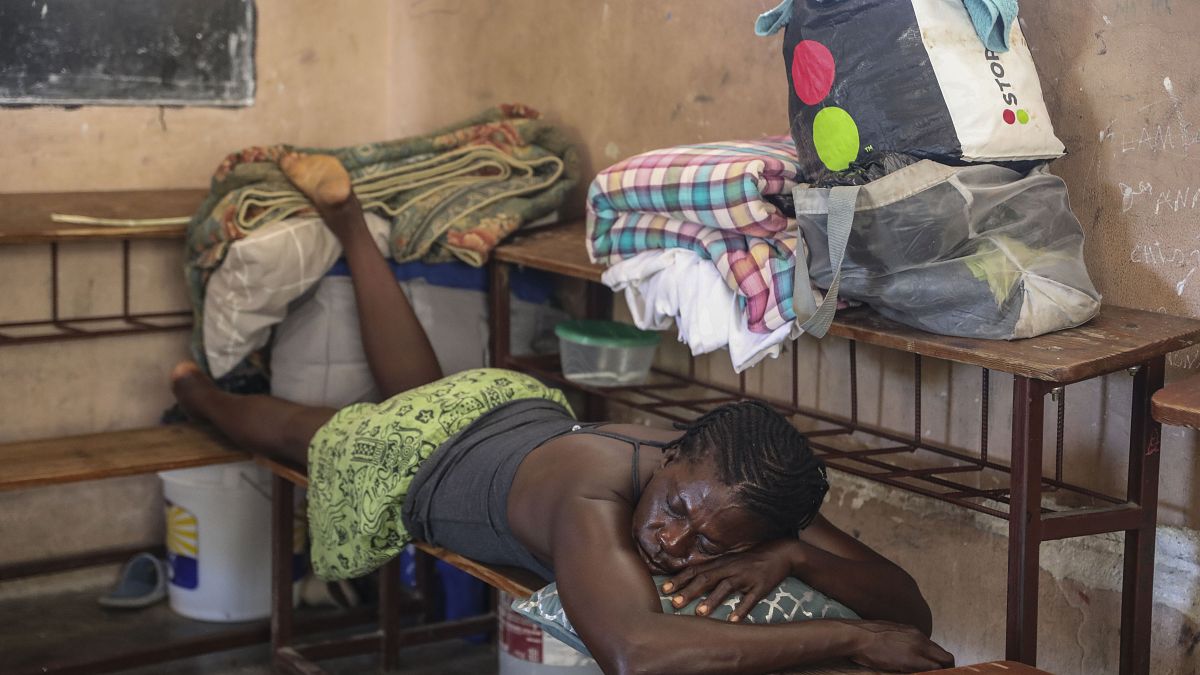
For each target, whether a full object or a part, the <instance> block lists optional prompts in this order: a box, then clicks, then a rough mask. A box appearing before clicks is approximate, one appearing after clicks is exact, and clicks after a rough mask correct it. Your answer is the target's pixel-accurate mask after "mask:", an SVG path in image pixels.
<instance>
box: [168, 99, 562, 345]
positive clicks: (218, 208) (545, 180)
mask: <svg viewBox="0 0 1200 675" xmlns="http://www.w3.org/2000/svg"><path fill="white" fill-rule="evenodd" d="M539 117H540V116H539V114H538V113H537V111H535V110H533V109H531V108H528V107H525V106H522V105H503V106H499V107H496V108H492V109H489V110H486V111H484V112H483V113H481V114H479V115H477V116H475V117H474V118H472V119H469V120H466V121H465V122H462V123H460V124H457V125H454V126H452V127H448V128H445V129H441V130H438V131H435V132H433V133H431V134H428V135H425V136H417V137H413V138H406V139H401V140H394V141H387V142H383V143H369V144H365V145H358V146H354V147H347V148H337V149H325V148H297V147H293V146H288V145H275V146H269V147H253V148H247V149H245V150H242V151H241V152H237V153H234V154H232V155H229V156H228V157H227V158H226V159H225V161H224V162H222V163H221V166H220V167H218V169H217V171H216V174H215V175H214V176H213V179H212V189H211V193H210V194H209V196H208V198H207V199H206V200H205V201H204V203H203V204H202V205H201V207H200V209H199V211H198V212H197V213H196V215H195V216H193V218H192V221H191V223H190V224H189V226H188V232H187V243H186V246H187V248H186V256H187V262H186V274H187V282H188V289H189V292H190V295H191V301H192V308H193V314H194V319H195V323H194V328H193V332H192V353H193V356H194V358H195V359H196V360H197V361H198V362H199V363H201V364H202V365H205V367H207V365H206V363H207V360H206V359H205V354H204V345H203V326H204V323H203V322H204V297H205V288H206V285H207V282H208V279H209V277H210V276H211V275H212V273H213V271H214V270H216V269H217V267H219V266H220V265H221V263H222V262H223V261H224V260H225V256H226V254H227V253H228V252H229V247H230V245H231V244H233V243H234V242H235V241H237V240H239V239H243V238H245V237H247V236H250V235H251V234H252V233H254V232H255V231H257V230H259V229H261V228H263V227H265V226H267V225H270V224H271V223H277V222H279V221H281V220H284V219H285V218H288V217H291V216H311V215H314V213H315V211H314V209H313V208H312V206H311V205H310V204H309V202H308V200H307V199H305V197H304V196H303V195H302V194H300V192H298V191H297V190H296V189H295V188H293V187H292V185H291V183H290V182H288V180H287V178H286V177H285V176H284V175H283V172H282V171H280V169H279V167H278V166H277V165H276V161H277V160H278V159H279V157H281V156H282V155H283V154H285V153H287V152H289V151H300V152H307V153H324V154H330V155H333V156H335V157H337V158H338V159H339V160H341V162H342V164H343V165H345V167H346V170H347V171H349V173H350V178H351V181H352V182H353V184H354V190H355V192H356V194H357V195H358V197H359V201H360V202H361V203H362V205H363V209H364V210H365V211H367V212H373V213H375V214H377V215H379V216H382V217H383V218H385V219H387V220H388V221H389V222H390V223H391V232H390V237H389V246H390V249H391V256H392V258H393V259H394V260H395V261H396V262H408V261H412V260H424V261H426V262H445V261H449V260H454V259H458V260H462V261H464V262H466V263H468V264H470V265H474V266H476V267H479V266H482V265H483V264H484V263H485V262H487V258H488V254H489V252H490V251H491V249H492V248H493V247H495V246H496V244H497V243H499V242H500V240H502V239H503V238H504V237H506V236H508V235H509V234H511V233H512V232H513V231H515V230H516V229H517V228H519V227H520V226H521V225H522V224H524V223H528V222H530V221H533V220H536V219H538V218H541V217H543V216H546V215H549V214H551V213H553V212H555V211H556V210H558V209H559V207H560V206H561V205H562V203H563V201H564V199H565V197H566V194H567V192H568V191H569V190H570V189H571V188H572V187H573V186H574V185H575V184H576V182H577V181H578V178H579V157H578V153H577V152H576V150H575V148H574V147H573V146H572V145H571V144H570V143H569V142H568V141H567V139H566V136H565V135H564V134H563V133H562V131H561V130H559V129H557V128H556V127H554V126H552V125H550V124H548V123H546V122H544V121H542V120H540V119H539Z"/></svg>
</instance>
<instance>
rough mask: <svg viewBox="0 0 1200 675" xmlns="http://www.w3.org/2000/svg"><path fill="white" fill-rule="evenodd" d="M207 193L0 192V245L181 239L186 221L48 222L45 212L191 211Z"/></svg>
mask: <svg viewBox="0 0 1200 675" xmlns="http://www.w3.org/2000/svg"><path fill="white" fill-rule="evenodd" d="M207 195H208V190H202V189H171V190H127V191H113V192H37V193H24V194H0V245H3V244H38V243H47V242H53V241H96V240H100V241H104V240H108V241H115V240H120V239H182V238H183V235H184V231H185V230H186V229H187V226H186V225H152V226H139V227H111V226H104V225H71V224H66V223H55V222H53V221H51V220H50V214H51V213H63V214H69V215H76V216H91V217H93V218H122V219H127V218H137V219H142V218H173V217H177V216H191V215H192V214H194V213H195V212H196V209H197V208H199V206H200V204H201V202H203V201H204V198H205V197H206V196H207Z"/></svg>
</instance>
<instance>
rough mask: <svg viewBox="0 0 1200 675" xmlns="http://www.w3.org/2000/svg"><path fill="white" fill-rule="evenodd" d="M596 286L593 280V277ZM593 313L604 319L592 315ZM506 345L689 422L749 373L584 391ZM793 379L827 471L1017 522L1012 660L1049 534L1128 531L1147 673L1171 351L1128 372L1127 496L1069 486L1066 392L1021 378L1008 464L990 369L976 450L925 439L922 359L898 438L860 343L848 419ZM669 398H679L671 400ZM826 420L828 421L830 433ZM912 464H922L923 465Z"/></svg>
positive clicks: (1128, 596)
mask: <svg viewBox="0 0 1200 675" xmlns="http://www.w3.org/2000/svg"><path fill="white" fill-rule="evenodd" d="M491 267H492V277H491V279H492V282H493V283H492V286H491V288H490V289H489V292H490V295H491V299H492V302H491V306H490V307H491V328H492V333H493V340H494V341H493V345H494V346H495V345H496V344H497V342H496V341H495V335H496V334H497V333H499V334H502V335H504V336H507V335H508V331H509V327H510V323H509V304H508V292H509V289H508V285H507V280H508V276H507V265H505V264H503V263H495V262H493V263H492V265H491ZM593 286H595V284H593ZM593 316H596V315H593ZM503 347H504V348H503V349H494V350H493V351H492V363H493V365H496V366H498V367H507V368H513V369H516V370H522V371H525V372H529V373H531V374H533V375H535V376H537V377H540V378H542V379H544V380H547V381H551V382H556V383H559V384H561V385H563V386H565V387H568V388H570V389H574V390H576V391H581V392H583V393H584V394H585V395H587V397H588V399H589V400H591V399H602V400H605V401H608V402H610V403H616V404H619V405H622V406H626V407H628V408H630V409H633V410H640V411H642V412H646V413H649V414H652V415H655V416H657V417H661V418H663V419H666V420H670V421H673V422H688V421H690V420H692V419H694V418H695V417H696V416H698V415H700V414H703V413H704V412H707V411H708V410H709V409H711V408H712V407H714V406H717V405H720V404H722V403H725V402H728V401H729V400H730V399H731V398H734V399H736V398H744V397H745V395H746V375H745V373H742V374H741V375H740V376H739V378H738V384H737V386H736V387H730V386H727V385H724V384H721V383H718V382H712V381H704V380H702V379H700V378H699V377H698V376H697V374H696V362H695V359H694V358H691V357H689V358H688V361H687V367H686V369H685V370H684V371H683V372H676V371H672V370H667V369H662V368H654V369H653V373H654V377H653V381H652V382H651V383H650V384H647V385H644V386H628V387H620V388H611V389H602V388H597V387H587V386H580V385H578V384H576V383H573V382H570V381H568V380H566V379H565V378H564V377H563V376H562V374H561V369H560V368H559V366H558V363H557V361H556V358H555V357H514V356H512V355H511V354H510V353H509V351H508V349H507V347H508V344H507V339H506V338H505V339H504V344H503ZM790 351H791V374H792V386H791V390H790V392H789V394H790V395H789V396H788V399H789V400H786V401H784V400H777V399H770V398H765V397H763V398H764V400H766V402H767V403H768V404H770V405H772V406H774V407H775V408H777V409H778V410H779V411H780V412H781V413H783V414H785V415H788V416H790V417H791V418H792V419H793V420H795V419H796V418H804V419H806V420H807V421H808V423H809V424H807V425H805V427H808V426H816V427H817V428H816V429H815V430H814V429H807V428H802V429H801V430H802V431H803V432H804V433H805V434H806V435H807V436H808V438H809V445H810V446H811V447H812V448H814V450H815V451H816V452H817V453H818V454H820V455H822V456H823V457H824V458H825V460H826V464H827V465H828V466H830V467H831V468H835V469H838V470H841V471H845V472H847V473H850V474H854V475H857V476H861V477H863V478H867V479H870V480H873V481H877V482H879V483H883V484H886V485H890V486H892V487H896V488H900V489H903V490H907V491H909V492H914V493H917V494H921V495H925V496H927V497H930V498H933V499H937V500H940V501H943V502H947V503H950V504H954V505H956V506H959V507H962V508H965V509H969V510H972V511H978V512H981V513H987V514H989V515H993V516H996V517H999V518H1004V519H1006V520H1008V522H1009V549H1008V551H1009V566H1008V567H1009V570H1008V572H1009V573H1008V581H1009V583H1008V613H1007V629H1006V630H1007V635H1006V637H1007V640H1006V650H1007V654H1008V658H1009V659H1010V660H1014V661H1021V662H1024V663H1026V664H1029V665H1036V661H1037V617H1038V571H1039V557H1040V546H1041V543H1042V542H1043V541H1051V540H1056V539H1066V538H1071V537H1081V536H1089V535H1094V534H1101V533H1106V532H1119V531H1123V532H1124V533H1125V567H1124V578H1123V579H1124V581H1123V591H1122V607H1121V661H1120V673H1121V675H1146V674H1147V673H1148V672H1149V664H1150V628H1151V623H1150V618H1151V616H1150V614H1151V610H1152V608H1153V581H1154V576H1153V574H1154V571H1153V568H1154V535H1155V523H1156V519H1157V503H1158V473H1159V446H1160V439H1161V428H1160V426H1159V425H1158V423H1156V422H1155V421H1154V420H1153V419H1152V418H1151V417H1150V396H1151V394H1153V393H1154V392H1155V391H1157V390H1158V389H1160V388H1161V387H1162V384H1163V367H1164V362H1165V357H1161V356H1160V357H1155V358H1154V359H1152V360H1150V361H1148V362H1146V363H1144V364H1142V366H1140V367H1138V368H1136V369H1134V370H1132V371H1131V374H1133V375H1134V377H1135V381H1134V390H1133V395H1132V401H1131V416H1130V441H1129V479H1128V486H1127V490H1126V494H1125V495H1124V496H1114V495H1108V494H1104V493H1101V492H1098V491H1096V490H1092V489H1090V488H1087V487H1084V486H1080V485H1075V484H1071V483H1068V482H1066V480H1065V479H1064V470H1063V456H1064V427H1065V423H1066V390H1065V387H1061V386H1060V385H1056V384H1053V383H1049V382H1043V381H1040V380H1034V379H1030V378H1025V377H1020V376H1014V379H1013V416H1012V453H1011V457H1012V459H1011V465H1010V466H1005V465H1002V464H999V463H997V462H995V461H994V460H992V459H991V458H990V457H989V426H990V409H989V408H990V397H991V371H990V370H988V369H987V368H983V369H981V370H982V381H981V383H980V385H981V386H980V438H979V448H978V452H972V451H970V450H964V449H961V448H955V447H950V446H947V445H944V444H941V443H937V442H934V441H926V440H925V439H924V438H923V427H922V410H921V398H922V393H923V391H922V370H923V368H922V365H923V364H922V357H921V355H920V354H914V358H913V417H912V420H913V428H912V433H911V434H906V433H901V432H898V431H896V430H894V429H886V428H882V427H879V426H875V425H870V424H865V423H862V422H860V421H859V410H858V400H859V390H858V358H857V343H856V342H855V341H854V340H850V341H849V363H848V370H849V373H848V375H849V385H850V414H849V416H848V417H846V416H841V415H834V414H831V413H828V412H825V411H821V410H816V409H813V408H809V407H806V406H803V405H801V404H800V389H799V381H800V377H799V375H800V371H799V362H798V356H797V350H796V349H794V348H793V349H791V350H790ZM1056 387H1058V388H1057V391H1056V396H1055V402H1056V409H1055V413H1056V420H1055V421H1056V424H1055V430H1056V434H1055V462H1054V463H1055V468H1054V475H1053V477H1046V476H1043V475H1042V450H1043V444H1044V439H1043V435H1044V434H1043V422H1044V419H1045V396H1046V395H1047V394H1048V393H1050V392H1051V391H1052V390H1054V389H1056ZM673 394H675V395H674V396H673ZM822 427H825V428H822ZM856 437H857V438H866V439H870V438H874V439H875V440H876V441H890V442H891V443H892V444H890V445H884V447H874V448H870V447H868V448H863V447H861V446H862V445H864V444H863V443H857V444H854V445H853V446H850V445H849V444H847V443H844V442H843V443H837V442H835V441H837V440H838V439H843V440H844V441H849V440H851V439H856ZM918 454H919V455H920V458H921V459H923V460H926V459H928V460H934V462H935V463H933V464H932V465H926V464H928V463H922V464H918V465H904V464H899V463H896V462H894V461H888V458H891V457H896V456H902V455H918ZM913 464H916V463H915V462H914V463H913ZM985 471H990V472H993V473H994V474H996V475H997V476H1007V478H1008V486H1007V487H998V488H983V487H976V486H974V485H968V484H965V483H964V482H962V481H956V480H951V479H950V478H948V477H947V476H949V475H952V474H957V475H962V474H970V473H977V474H982V473H983V472H985ZM1045 492H1054V493H1057V494H1058V495H1060V496H1062V495H1074V496H1075V497H1078V498H1080V499H1083V500H1091V501H1092V502H1094V504H1093V505H1092V506H1089V507H1084V508H1057V507H1056V508H1050V507H1049V506H1047V505H1045V504H1043V499H1042V496H1043V493H1045Z"/></svg>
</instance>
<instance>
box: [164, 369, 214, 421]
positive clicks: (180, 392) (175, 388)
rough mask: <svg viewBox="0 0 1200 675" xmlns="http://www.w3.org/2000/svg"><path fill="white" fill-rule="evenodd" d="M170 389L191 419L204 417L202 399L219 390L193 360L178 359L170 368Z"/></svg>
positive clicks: (202, 418)
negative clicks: (172, 367)
mask: <svg viewBox="0 0 1200 675" xmlns="http://www.w3.org/2000/svg"><path fill="white" fill-rule="evenodd" d="M171 391H172V392H174V394H175V400H177V401H179V407H181V408H183V412H185V413H187V416H188V417H190V418H192V419H193V420H198V421H200V420H204V419H206V418H205V416H204V413H203V411H202V408H203V406H202V405H201V401H202V399H203V398H204V397H205V396H206V395H207V394H209V393H211V392H214V391H220V390H219V389H217V385H216V384H214V383H213V381H212V378H210V377H209V376H208V375H206V374H205V373H204V370H203V369H201V368H200V365H199V364H197V363H196V362H195V361H180V362H179V363H177V364H175V368H174V369H172V370H171Z"/></svg>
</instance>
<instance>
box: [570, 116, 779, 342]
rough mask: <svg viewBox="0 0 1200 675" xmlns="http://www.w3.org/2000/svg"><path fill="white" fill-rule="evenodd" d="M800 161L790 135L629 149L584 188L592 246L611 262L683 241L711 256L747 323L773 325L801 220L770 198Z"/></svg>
mask: <svg viewBox="0 0 1200 675" xmlns="http://www.w3.org/2000/svg"><path fill="white" fill-rule="evenodd" d="M799 169H800V166H799V163H798V161H797V159H796V146H795V145H794V144H793V142H792V140H791V139H790V138H788V137H783V136H780V137H772V138H766V139H763V140H760V141H749V142H741V141H733V142H725V143H706V144H701V145H684V146H679V147H674V148H666V149H663V150H654V151H651V152H647V153H644V154H641V155H637V156H635V157H630V158H629V159H626V160H625V161H623V162H620V163H619V164H616V165H614V166H612V167H609V168H608V169H605V170H604V171H602V172H601V173H600V175H598V176H597V177H596V180H595V181H593V182H592V185H591V188H590V189H589V190H588V238H587V243H588V254H589V255H590V256H591V258H592V260H593V261H594V262H599V263H603V264H609V265H611V264H614V263H617V262H619V261H621V260H625V259H627V258H631V257H633V256H635V255H637V254H639V253H642V252H644V251H649V250H654V249H663V248H687V249H691V250H692V251H695V252H696V253H698V254H699V255H701V256H703V257H704V258H706V259H709V260H712V261H713V263H714V264H715V265H716V266H717V269H718V270H719V271H720V272H721V275H722V276H723V277H724V278H725V281H726V282H727V283H728V284H729V285H730V287H731V288H732V289H733V290H734V291H735V292H736V293H738V294H739V296H740V297H741V298H742V299H743V300H744V303H745V305H744V306H745V310H746V314H747V325H748V326H749V328H750V330H752V331H754V332H756V333H767V332H772V331H774V330H775V329H777V328H780V327H781V326H784V325H786V324H788V323H790V322H792V321H794V320H795V318H796V315H795V312H794V311H793V309H792V293H793V290H794V289H793V270H794V268H795V256H796V249H797V246H802V244H801V243H800V242H799V241H798V235H797V228H796V226H795V222H794V221H790V220H789V219H788V218H787V216H786V215H785V214H784V213H783V212H781V211H780V209H779V208H778V207H777V206H776V205H775V204H773V203H772V200H771V198H772V197H785V198H786V197H790V195H791V191H792V188H793V187H794V186H795V185H796V181H797V175H798V172H799Z"/></svg>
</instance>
